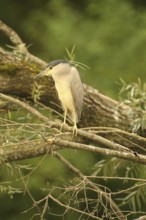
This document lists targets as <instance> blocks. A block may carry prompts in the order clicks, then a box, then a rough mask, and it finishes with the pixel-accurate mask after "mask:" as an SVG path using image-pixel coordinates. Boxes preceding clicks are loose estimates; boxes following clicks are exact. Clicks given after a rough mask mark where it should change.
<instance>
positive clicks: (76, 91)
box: [71, 67, 83, 122]
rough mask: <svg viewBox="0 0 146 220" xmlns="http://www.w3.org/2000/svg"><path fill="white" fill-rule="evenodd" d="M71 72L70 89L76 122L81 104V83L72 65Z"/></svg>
mask: <svg viewBox="0 0 146 220" xmlns="http://www.w3.org/2000/svg"><path fill="white" fill-rule="evenodd" d="M71 74H72V81H71V91H72V95H73V99H74V102H75V108H76V111H77V122H78V121H79V120H80V117H81V111H82V106H83V84H82V81H81V78H80V75H79V73H78V70H77V69H76V68H75V67H72V69H71Z"/></svg>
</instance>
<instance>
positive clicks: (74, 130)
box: [73, 125, 78, 136]
mask: <svg viewBox="0 0 146 220" xmlns="http://www.w3.org/2000/svg"><path fill="white" fill-rule="evenodd" d="M77 133H78V128H77V126H76V125H74V126H73V136H77Z"/></svg>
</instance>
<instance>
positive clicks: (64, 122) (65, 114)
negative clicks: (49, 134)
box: [60, 109, 67, 131]
mask: <svg viewBox="0 0 146 220" xmlns="http://www.w3.org/2000/svg"><path fill="white" fill-rule="evenodd" d="M66 116H67V109H65V111H64V120H63V123H62V124H61V128H60V131H61V130H62V128H63V125H65V124H66Z"/></svg>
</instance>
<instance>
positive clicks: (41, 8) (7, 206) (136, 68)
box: [0, 0, 146, 220]
mask: <svg viewBox="0 0 146 220" xmlns="http://www.w3.org/2000/svg"><path fill="white" fill-rule="evenodd" d="M0 17H1V20H2V21H4V22H6V23H7V24H8V25H9V26H11V27H12V28H13V29H14V30H16V32H18V34H19V35H20V37H21V38H22V40H23V41H24V42H25V43H26V45H28V47H29V51H30V52H32V53H33V54H34V55H36V56H38V57H40V58H42V59H44V60H45V61H47V62H50V61H51V60H54V59H60V58H65V57H67V54H66V48H67V49H68V50H69V51H71V50H72V48H73V47H74V46H75V55H76V57H75V59H76V60H77V61H79V62H82V63H84V64H86V65H87V66H89V67H90V69H86V70H80V72H81V76H82V79H83V82H85V83H87V84H89V85H91V86H92V87H94V88H96V89H98V90H99V91H100V92H101V93H103V94H105V95H107V96H110V97H112V98H116V99H118V93H119V90H120V85H119V79H120V77H121V78H123V79H124V80H125V81H127V82H135V81H137V78H138V77H139V78H141V79H142V81H144V80H145V71H146V65H145V63H146V62H145V60H146V1H145V0H25V1H22V0H13V1H10V0H1V1H0ZM4 43H7V44H10V42H7V41H6V40H5V38H4V36H0V45H1V46H2V45H3V44H4ZM64 155H65V156H67V157H68V158H69V159H70V160H71V161H72V162H73V163H74V164H75V165H77V166H78V167H79V168H80V169H81V170H82V171H83V172H84V173H86V174H88V175H90V174H91V173H92V172H93V166H94V163H95V162H96V161H97V157H94V156H93V155H91V156H89V154H87V153H80V154H79V152H73V153H72V152H71V151H69V152H68V151H67V152H66V151H65V152H64ZM77 155H80V156H79V157H80V160H78V159H77ZM74 158H75V159H74ZM99 159H101V158H100V157H99V158H98V160H99ZM40 160H41V158H38V159H34V160H27V161H24V162H23V163H24V164H31V165H34V166H35V165H36V164H38V163H39V161H40ZM48 161H49V162H48ZM78 161H80V163H78ZM23 163H22V164H23ZM58 163H59V162H56V160H55V159H53V158H51V159H49V160H47V161H46V160H45V162H43V163H42V164H41V168H40V167H39V170H38V171H37V172H36V173H35V175H34V177H33V178H32V179H31V181H30V182H29V184H30V190H32V194H33V195H34V197H35V198H36V199H39V198H42V195H43V194H42V193H41V192H40V191H39V189H40V188H42V187H44V186H46V184H47V183H48V182H49V184H51V183H52V184H54V182H57V184H59V181H60V180H61V179H64V181H65V178H66V179H68V178H71V177H72V175H70V173H69V171H68V170H65V167H64V166H62V165H61V164H58ZM52 167H53V169H52ZM5 169H6V170H5ZM7 169H8V168H7V167H6V168H5V167H4V168H1V174H2V175H1V181H12V182H14V185H15V187H17V185H18V187H21V184H22V183H20V184H19V181H16V179H17V178H18V177H17V175H18V168H15V169H14V170H16V171H17V172H16V173H15V171H14V174H13V175H12V174H11V172H9V171H8V170H7ZM107 170H108V169H107ZM6 171H7V172H6ZM54 171H56V172H55V174H54ZM126 172H127V170H126V167H125V166H123V167H122V171H121V173H120V171H119V175H123V176H125V175H126ZM6 173H8V175H7V176H6ZM102 174H103V173H101V175H102ZM110 174H111V170H110V172H109V173H108V171H107V172H106V173H105V175H110ZM115 175H116V174H115ZM136 175H137V177H139V176H138V175H141V176H143V175H145V173H143V172H141V173H140V172H139V173H137V174H136ZM18 176H19V175H18ZM56 176H57V178H56ZM134 176H135V175H134ZM16 177H17V178H16ZM18 179H19V178H18ZM66 181H67V180H66ZM114 184H115V183H114ZM22 185H23V184H22ZM109 185H110V186H111V187H113V188H115V187H116V185H112V184H111V183H110V184H109ZM9 194H10V195H11V192H10V193H9ZM0 203H1V204H3V205H1V207H0V216H3V217H2V219H3V220H14V219H15V220H16V219H20V220H25V219H30V216H32V215H33V214H34V211H32V213H31V211H30V212H28V213H27V214H26V215H25V214H22V215H21V214H20V213H21V212H22V211H24V210H25V209H27V208H29V207H30V206H31V199H30V198H27V196H24V197H23V196H22V195H21V196H20V195H19V194H17V196H14V199H13V200H11V199H10V198H9V196H6V195H4V194H2V196H1V199H0ZM144 206H145V204H144ZM0 218H1V217H0ZM36 219H37V218H36ZM47 219H49V218H47ZM50 219H51V220H53V219H55V220H56V219H61V218H59V217H55V216H51V218H50ZM65 219H71V216H67V217H66V218H65ZM76 219H77V216H74V215H73V217H72V220H76Z"/></svg>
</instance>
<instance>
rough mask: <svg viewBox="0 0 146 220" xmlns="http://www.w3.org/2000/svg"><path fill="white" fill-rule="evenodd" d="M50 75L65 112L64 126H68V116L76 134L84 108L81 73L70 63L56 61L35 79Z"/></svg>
mask: <svg viewBox="0 0 146 220" xmlns="http://www.w3.org/2000/svg"><path fill="white" fill-rule="evenodd" d="M49 75H51V76H52V78H53V80H54V82H55V88H56V90H57V93H58V97H59V100H60V101H61V105H62V108H63V110H64V122H63V124H66V117H67V116H68V117H69V118H70V119H71V121H72V123H73V133H75V134H76V133H77V123H78V122H79V120H80V117H81V111H82V106H83V84H82V81H81V79H80V75H79V72H78V70H77V69H76V68H75V66H73V65H72V63H71V62H69V61H65V60H54V61H52V62H50V63H49V64H48V65H47V66H46V68H45V70H44V71H42V72H41V73H40V74H38V75H37V76H36V77H35V79H37V78H39V77H41V76H49ZM61 127H62V126H61Z"/></svg>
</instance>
